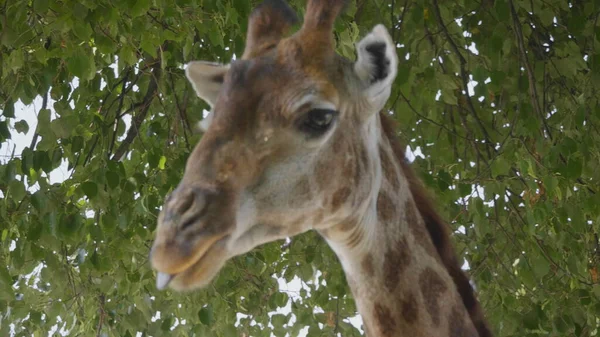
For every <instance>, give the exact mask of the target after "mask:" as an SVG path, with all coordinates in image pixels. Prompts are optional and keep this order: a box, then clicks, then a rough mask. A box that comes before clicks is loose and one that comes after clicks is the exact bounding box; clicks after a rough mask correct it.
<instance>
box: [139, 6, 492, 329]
mask: <svg viewBox="0 0 600 337" xmlns="http://www.w3.org/2000/svg"><path fill="white" fill-rule="evenodd" d="M344 2H345V1H343V0H330V1H326V0H309V1H308V4H307V9H306V13H305V16H304V19H303V24H302V27H301V28H300V30H299V31H297V32H295V33H294V34H292V35H289V34H288V31H289V29H290V28H291V27H292V26H293V25H294V24H295V22H296V21H297V18H296V16H295V13H294V12H293V10H292V9H291V8H290V7H289V6H288V5H287V4H286V3H285V2H284V1H282V0H267V1H264V2H263V3H262V4H261V5H260V6H258V7H257V8H256V9H254V10H253V12H252V13H251V15H250V18H249V20H248V22H249V26H248V33H247V39H246V48H245V50H244V53H243V55H242V57H241V58H240V59H238V60H235V61H233V62H231V63H230V64H217V63H211V62H203V61H194V62H190V63H189V64H188V65H187V67H186V76H187V78H188V79H189V81H190V83H191V85H192V86H193V88H194V90H195V91H196V93H197V95H198V96H199V97H200V98H201V99H203V100H205V101H206V102H207V103H208V104H209V105H210V107H211V112H210V114H209V115H208V116H207V119H206V120H205V121H203V123H202V124H203V125H202V126H201V127H202V128H203V129H204V131H205V133H204V135H203V136H202V139H201V140H200V142H199V143H198V144H197V145H196V146H195V148H194V149H193V151H192V153H191V154H190V156H189V159H188V161H187V164H186V167H185V172H184V174H183V177H182V180H181V182H180V184H179V185H178V186H177V187H176V188H175V189H174V190H173V192H172V193H171V194H170V195H169V196H168V197H167V198H166V200H165V204H164V207H163V209H162V211H161V213H160V215H159V218H158V226H157V230H156V236H155V240H154V243H153V246H152V250H151V256H150V261H151V265H152V267H153V268H154V269H155V270H156V271H157V287H159V288H167V287H168V288H171V289H173V290H175V291H190V290H193V289H197V288H201V287H205V286H206V285H208V284H209V283H210V282H211V281H212V280H213V279H214V278H215V276H216V275H217V273H218V272H219V270H221V268H222V267H223V265H224V264H225V263H226V262H227V261H228V260H229V259H231V258H232V257H234V256H237V255H241V254H244V253H246V252H248V251H250V250H252V249H254V248H256V247H258V246H260V245H262V244H264V243H267V242H271V241H275V240H279V239H284V238H287V237H291V236H294V235H298V234H301V233H304V232H306V231H309V230H316V231H318V232H319V233H320V234H321V236H322V237H323V238H324V240H325V241H326V242H327V243H328V245H329V246H330V247H331V248H332V250H333V251H334V252H335V253H336V255H337V256H338V258H339V260H340V262H341V264H342V267H343V269H344V272H345V274H346V278H347V280H348V283H349V286H350V288H351V290H352V293H353V295H354V298H355V300H356V304H357V308H358V311H359V313H360V315H361V316H362V319H363V322H364V328H365V330H366V331H367V334H368V335H369V336H416V337H419V336H423V337H425V336H443V337H458V336H462V337H466V336H469V337H475V336H477V337H489V336H491V332H490V330H489V328H488V327H487V324H486V322H485V319H484V317H483V314H482V310H481V308H480V305H479V303H478V301H477V300H476V298H475V294H474V291H473V288H472V286H471V285H470V283H469V279H468V278H467V276H466V275H465V273H464V272H463V271H462V270H461V269H460V265H459V263H458V259H457V257H456V255H455V253H454V251H453V248H452V244H451V242H450V234H449V233H450V232H449V229H448V228H447V226H446V225H445V224H444V222H443V221H442V220H441V219H440V217H439V216H438V215H437V213H436V212H435V210H434V207H433V206H432V203H431V201H430V200H429V198H427V196H426V193H425V192H424V191H423V189H422V187H421V185H420V183H419V181H418V179H416V177H415V175H414V173H413V171H412V169H411V167H410V166H409V165H408V164H407V163H406V162H405V160H404V152H403V150H402V146H401V145H400V144H398V140H397V137H396V135H395V131H394V128H393V126H392V125H391V123H392V121H391V119H390V118H389V116H388V114H387V113H386V112H384V106H385V104H386V102H387V100H388V98H389V96H390V93H391V87H392V85H393V82H394V79H395V78H396V75H397V67H398V57H397V55H396V46H395V45H394V42H393V41H392V38H391V36H390V35H389V33H388V31H387V30H386V28H385V27H384V26H383V25H377V26H375V27H374V28H373V30H372V31H371V32H369V33H368V34H367V35H366V36H365V37H364V38H363V39H362V40H361V41H359V42H358V43H357V44H356V52H357V59H356V61H351V60H348V59H346V58H344V57H341V56H339V55H338V54H336V53H335V46H334V44H335V40H334V38H333V24H334V21H335V19H336V17H337V16H338V15H339V13H340V11H341V10H342V9H343V7H344Z"/></svg>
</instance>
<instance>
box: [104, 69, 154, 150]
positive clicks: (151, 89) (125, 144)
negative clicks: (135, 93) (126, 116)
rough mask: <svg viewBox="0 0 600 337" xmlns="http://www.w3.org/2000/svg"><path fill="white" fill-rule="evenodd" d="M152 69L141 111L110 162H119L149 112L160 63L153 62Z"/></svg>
mask: <svg viewBox="0 0 600 337" xmlns="http://www.w3.org/2000/svg"><path fill="white" fill-rule="evenodd" d="M153 68H154V69H153V70H152V73H151V76H152V78H151V79H150V84H149V85H148V90H147V91H146V95H145V96H144V100H143V102H142V105H141V109H140V111H139V112H138V114H137V115H135V117H134V118H133V120H132V124H131V127H130V128H129V131H127V136H126V137H125V139H124V140H123V142H122V143H121V145H119V147H118V148H117V151H115V154H114V155H113V157H112V160H115V161H120V160H122V159H123V156H124V155H125V153H126V152H127V150H128V149H129V146H130V145H131V143H132V142H133V140H134V139H135V137H137V135H138V133H139V129H140V126H141V125H142V122H143V121H144V120H145V119H146V115H147V114H148V110H150V105H151V103H152V101H153V100H154V96H156V93H157V91H158V80H159V79H160V76H161V74H162V69H161V67H160V62H155V63H154V65H153Z"/></svg>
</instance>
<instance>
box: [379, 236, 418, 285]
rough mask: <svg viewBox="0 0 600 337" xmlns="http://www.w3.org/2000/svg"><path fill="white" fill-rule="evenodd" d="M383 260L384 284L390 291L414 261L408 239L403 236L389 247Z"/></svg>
mask: <svg viewBox="0 0 600 337" xmlns="http://www.w3.org/2000/svg"><path fill="white" fill-rule="evenodd" d="M388 249H389V250H388V251H387V252H386V253H385V257H384V260H383V273H384V284H385V287H386V289H387V290H388V291H389V292H393V291H394V290H395V289H396V286H397V285H398V282H399V281H400V276H401V275H402V274H403V273H404V272H405V271H406V269H407V268H408V266H409V265H410V263H411V261H412V256H411V255H410V250H409V247H408V241H407V240H406V237H404V236H403V237H401V238H399V239H398V240H396V241H394V243H393V245H392V246H391V247H389V248H388Z"/></svg>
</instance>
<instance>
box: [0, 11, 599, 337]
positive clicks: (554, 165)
mask: <svg viewBox="0 0 600 337" xmlns="http://www.w3.org/2000/svg"><path fill="white" fill-rule="evenodd" d="M255 4H256V1H252V2H250V1H233V0H226V1H217V0H152V1H150V0H136V1H134V0H125V1H110V0H78V1H74V0H32V1H23V0H19V1H12V0H11V1H9V0H0V67H1V69H0V76H1V78H0V108H2V118H1V119H0V142H2V143H3V144H4V145H6V144H8V142H9V140H10V138H11V137H14V135H15V134H17V133H22V134H27V133H28V134H29V135H31V134H32V133H34V134H35V136H34V137H33V141H32V142H31V144H30V146H28V147H26V148H25V149H24V150H23V151H22V153H21V154H20V155H19V154H18V153H17V154H9V155H8V156H7V157H3V158H2V162H1V165H0V177H1V178H0V190H1V192H2V194H1V195H0V196H2V198H1V199H0V200H1V202H0V233H1V242H2V244H1V245H0V288H1V289H0V312H1V313H2V315H0V335H3V336H7V335H9V330H10V329H11V327H10V325H11V324H14V329H15V332H16V333H18V334H19V335H31V334H35V335H36V336H39V335H41V334H42V332H45V334H47V331H50V330H51V327H52V326H54V325H55V324H58V325H59V327H63V326H64V329H65V330H69V331H70V335H73V336H74V335H77V336H79V335H86V336H87V335H90V332H94V333H97V334H98V335H108V336H134V335H135V334H136V332H137V331H140V332H144V333H145V334H146V335H152V336H163V335H169V336H172V335H175V336H179V335H181V336H193V335H195V336H207V335H211V336H239V334H240V333H244V334H245V335H246V336H247V335H251V336H268V335H270V333H271V332H272V333H274V334H275V335H277V336H284V335H285V333H286V332H290V334H291V335H293V336H296V335H297V331H299V330H300V329H302V328H304V327H309V330H308V334H309V336H321V335H331V334H332V333H333V332H334V331H337V332H341V333H342V335H343V336H357V335H359V332H358V330H357V329H356V328H354V327H352V326H351V325H350V324H348V323H347V321H345V320H344V319H345V318H347V317H351V316H354V315H355V314H356V308H355V306H354V303H353V300H352V297H351V295H350V293H349V290H348V288H347V286H346V284H345V279H344V276H343V272H342V270H341V267H340V266H339V264H338V262H337V259H336V257H335V255H334V254H333V253H332V252H331V250H330V249H329V248H328V247H327V245H326V244H325V243H324V242H323V241H322V240H321V239H320V238H318V236H317V235H316V234H315V233H307V234H304V235H301V236H299V237H297V238H295V239H294V240H292V242H291V243H289V244H285V245H283V247H282V242H276V243H271V244H267V245H265V246H263V247H260V248H258V249H256V250H254V251H253V252H251V253H249V254H246V255H244V256H241V257H238V258H235V259H234V260H232V261H231V262H229V263H228V264H227V265H226V267H225V268H224V270H223V271H222V272H221V273H220V274H219V277H218V278H217V279H216V280H215V281H214V282H213V284H212V285H211V287H209V288H208V289H206V290H203V291H199V292H194V293H190V294H177V293H173V292H168V291H167V292H159V291H157V290H155V287H154V276H153V273H152V271H151V270H150V268H149V265H148V263H147V253H148V247H149V244H150V242H151V240H152V237H153V230H154V228H155V224H156V216H157V213H158V209H159V207H160V205H161V203H162V200H163V198H164V196H165V195H166V194H167V192H168V191H170V190H171V189H172V188H173V187H174V186H175V185H176V184H177V183H178V182H179V179H180V177H181V175H182V173H183V167H184V163H185V160H186V158H187V155H188V154H189V152H190V150H191V148H192V147H193V145H194V144H195V143H196V142H197V141H198V139H199V137H200V136H199V135H198V134H195V133H194V132H193V125H195V123H196V122H197V121H198V120H199V119H200V118H201V117H202V113H201V112H202V110H203V109H205V108H207V106H206V105H205V104H204V103H203V102H201V101H200V100H199V99H196V98H195V96H194V94H193V92H192V89H191V88H190V85H189V84H188V83H187V81H186V80H185V77H184V75H183V71H182V65H183V64H184V63H185V62H188V61H190V60H193V59H204V60H213V61H219V60H220V61H223V62H228V61H229V60H230V59H231V58H232V56H233V55H234V54H235V55H241V52H242V50H243V47H244V37H245V30H246V24H247V17H248V14H249V11H250V10H251V8H252V7H253V6H254V5H255ZM292 5H293V6H294V7H295V8H296V9H297V10H298V12H299V13H302V11H303V7H304V1H299V0H294V1H292ZM599 13H600V1H597V0H595V1H582V0H573V1H571V2H567V1H564V0H495V1H494V0H481V1H474V0H458V1H444V2H440V3H438V0H432V1H427V2H425V1H421V0H406V1H394V0H377V1H366V0H357V1H356V0H355V1H351V4H350V6H349V7H348V9H347V11H346V12H345V14H344V15H343V17H342V18H341V20H339V21H338V23H337V25H336V36H337V39H338V51H339V52H340V53H342V54H343V55H345V56H347V57H350V58H354V54H353V43H354V42H356V40H357V39H358V38H359V36H362V35H364V34H365V33H366V32H367V31H368V30H369V29H370V28H371V27H372V26H373V25H374V24H376V23H380V22H383V23H384V24H386V25H387V26H388V27H392V28H390V29H391V31H392V33H393V35H394V38H395V40H396V41H397V42H398V43H399V44H398V53H399V55H400V56H401V59H402V62H401V65H400V70H399V75H398V78H397V80H396V84H395V86H394V89H393V92H392V96H391V99H390V102H389V108H390V109H391V110H392V111H393V112H394V116H395V118H396V119H397V120H398V121H399V134H400V136H401V137H402V138H403V140H404V141H405V143H407V144H408V145H410V147H411V148H412V149H413V150H414V149H416V148H417V147H419V148H420V149H421V150H422V152H424V153H425V155H424V156H419V157H417V158H416V160H415V161H414V165H415V166H416V169H417V171H418V172H420V174H421V176H422V178H423V179H424V181H425V182H426V184H427V185H428V186H429V188H430V190H431V191H432V194H434V195H436V198H437V201H438V204H439V205H440V206H439V208H440V211H441V212H442V213H443V214H444V216H445V218H447V219H449V220H450V221H451V225H452V226H453V228H454V229H459V228H460V229H461V230H460V231H457V232H456V234H455V236H454V239H455V242H456V249H457V251H458V252H459V253H460V254H461V256H464V257H465V258H466V260H467V261H468V263H469V265H470V268H471V269H470V274H471V275H472V277H473V279H474V281H475V283H476V285H477V289H478V293H479V297H480V299H481V302H482V305H483V307H484V308H485V311H486V312H487V315H488V317H489V320H490V322H491V325H492V326H493V327H494V329H495V331H496V332H497V334H498V336H538V335H542V336H573V335H574V336H592V335H595V334H597V333H598V331H597V329H598V326H599V324H600V323H599V321H598V318H597V317H599V316H600V283H599V279H598V267H599V264H600V247H599V246H600V243H599V239H598V234H597V233H598V231H599V230H600V194H599V191H600V185H599V184H598V181H599V180H600V174H599V172H598V169H597V167H598V164H599V156H600V148H599V144H600V133H599V131H598V127H599V123H600V104H598V103H599V101H598V99H599V98H598V92H600V90H599V89H600V69H598V68H599V67H600V52H599V49H598V45H599V44H600V41H599V40H600V26H598V16H599ZM391 22H394V24H393V25H392V24H391ZM468 46H469V47H470V48H469V47H468ZM475 48H476V49H475ZM115 62H116V66H113V64H114V63H115ZM470 81H476V82H477V85H476V86H474V87H472V84H470V83H472V82H470ZM38 96H41V97H42V98H43V99H42V106H41V109H39V111H37V116H38V117H37V124H36V125H35V126H34V125H28V124H27V122H26V121H24V120H23V118H20V116H19V115H18V114H16V113H15V108H14V106H15V103H16V102H19V101H20V102H22V103H24V104H26V105H29V104H31V103H32V102H33V100H34V99H35V98H36V97H38ZM126 121H128V123H126ZM8 153H10V152H8ZM61 164H62V165H66V166H67V167H68V170H69V174H68V176H67V177H66V179H64V181H61V182H53V183H52V182H50V181H49V174H50V172H53V171H54V170H55V169H57V168H58V167H59V166H60V165H61ZM32 186H34V187H32ZM457 200H459V201H458V202H456V201H457ZM466 201H468V202H466ZM40 263H42V264H43V265H42V266H43V267H42V268H41V270H39V268H40V267H39V266H40ZM36 267H37V268H38V269H36ZM316 270H321V271H323V273H322V274H321V275H320V279H319V282H315V281H314V276H315V271H316ZM32 272H34V277H28V276H27V275H28V274H31V273H32ZM273 276H277V277H283V278H285V279H286V280H288V281H289V280H292V279H293V278H294V277H298V278H299V279H301V280H302V281H303V289H302V290H301V291H300V293H298V294H292V293H288V292H285V291H283V290H280V289H279V287H278V283H277V280H276V279H275V278H274V277H273ZM322 281H325V282H322ZM321 284H326V286H323V285H321ZM306 289H309V290H310V291H307V290H306ZM292 299H293V300H292ZM288 303H291V313H286V314H275V315H273V314H269V312H273V311H274V310H276V309H278V308H282V307H284V306H286V304H288ZM315 306H318V307H320V308H322V310H321V311H319V312H321V313H314V311H313V307H315ZM156 311H160V313H161V314H160V317H159V318H156V317H155V319H152V317H153V316H154V315H155V313H156ZM238 312H239V313H243V314H245V315H248V318H244V319H241V321H240V325H239V326H237V327H236V326H235V322H236V313H238ZM292 315H293V316H294V317H295V323H293V324H288V323H290V318H291V317H292ZM252 320H254V321H255V322H256V323H258V324H253V323H251V321H252ZM184 323H185V324H184ZM170 330H172V331H170Z"/></svg>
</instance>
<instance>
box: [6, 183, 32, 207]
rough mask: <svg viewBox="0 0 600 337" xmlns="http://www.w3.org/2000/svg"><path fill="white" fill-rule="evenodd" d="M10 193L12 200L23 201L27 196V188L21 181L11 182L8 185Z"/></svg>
mask: <svg viewBox="0 0 600 337" xmlns="http://www.w3.org/2000/svg"><path fill="white" fill-rule="evenodd" d="M8 193H10V194H11V195H12V199H13V200H16V201H19V202H20V201H21V200H23V198H24V197H25V195H26V193H27V192H26V191H25V186H24V185H23V183H22V182H21V181H19V180H16V179H15V180H11V181H10V182H9V183H8Z"/></svg>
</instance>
